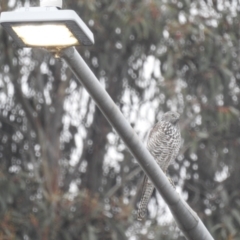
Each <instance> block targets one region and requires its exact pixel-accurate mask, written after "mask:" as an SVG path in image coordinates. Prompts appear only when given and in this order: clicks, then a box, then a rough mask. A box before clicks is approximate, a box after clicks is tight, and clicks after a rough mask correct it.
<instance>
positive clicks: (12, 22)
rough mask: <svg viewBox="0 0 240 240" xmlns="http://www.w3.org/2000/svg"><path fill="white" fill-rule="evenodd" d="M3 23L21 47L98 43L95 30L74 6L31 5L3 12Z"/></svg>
mask: <svg viewBox="0 0 240 240" xmlns="http://www.w3.org/2000/svg"><path fill="white" fill-rule="evenodd" d="M1 25H2V26H3V28H4V29H5V30H6V31H7V32H8V34H9V35H10V36H11V37H12V39H13V40H14V41H15V42H16V43H17V45H18V46H19V47H44V48H48V49H52V48H54V49H62V48H66V47H70V46H77V45H84V46H88V45H92V44H94V37H93V34H92V32H91V31H90V29H89V28H88V27H87V25H86V24H85V23H84V22H83V21H82V20H81V18H80V17H79V16H78V15H77V14H76V12H74V11H72V10H59V9H58V8H57V7H30V8H29V7H28V8H21V9H19V10H18V11H14V12H2V14H1Z"/></svg>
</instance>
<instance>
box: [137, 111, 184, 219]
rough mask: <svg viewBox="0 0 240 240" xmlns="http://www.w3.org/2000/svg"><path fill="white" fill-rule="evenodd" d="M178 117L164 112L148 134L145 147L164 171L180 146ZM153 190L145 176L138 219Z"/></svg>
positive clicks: (175, 113) (142, 216) (141, 217)
mask: <svg viewBox="0 0 240 240" xmlns="http://www.w3.org/2000/svg"><path fill="white" fill-rule="evenodd" d="M179 117H180V114H179V113H177V112H171V111H170V112H166V113H165V114H164V115H163V116H162V117H161V119H160V121H159V122H158V123H157V124H156V125H155V126H154V127H153V128H152V130H151V131H150V133H149V136H148V141H147V148H148V150H149V152H150V153H151V154H152V156H153V157H154V159H155V160H156V161H157V163H158V165H159V166H160V167H161V169H162V170H163V172H164V173H166V171H167V168H168V166H169V164H170V163H172V161H174V159H175V158H176V156H177V154H178V152H179V149H180V146H181V133H180V129H179V126H178V120H179ZM153 190H154V185H153V184H152V182H151V180H150V179H149V178H148V177H147V176H145V179H144V182H143V192H142V197H141V200H140V204H139V209H138V217H137V219H138V220H140V221H141V220H142V219H143V218H144V216H145V212H146V209H147V205H148V202H149V200H150V198H151V195H152V192H153Z"/></svg>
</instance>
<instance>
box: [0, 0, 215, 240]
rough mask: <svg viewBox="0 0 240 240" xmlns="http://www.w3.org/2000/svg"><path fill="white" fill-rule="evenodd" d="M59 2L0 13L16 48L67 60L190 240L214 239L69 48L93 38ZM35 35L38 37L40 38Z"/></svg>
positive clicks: (4, 26)
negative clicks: (36, 49)
mask: <svg viewBox="0 0 240 240" xmlns="http://www.w3.org/2000/svg"><path fill="white" fill-rule="evenodd" d="M60 2H61V0H42V1H41V3H42V7H40V8H24V9H21V10H20V11H18V12H3V13H2V14H1V18H0V22H1V25H2V26H3V28H4V29H5V30H6V31H7V32H8V33H9V34H10V35H11V36H12V38H13V40H14V41H15V42H17V44H18V46H19V47H44V48H47V49H49V50H51V51H53V52H55V53H57V56H60V57H62V58H63V59H64V60H65V61H66V62H67V63H68V65H69V67H70V68H71V69H72V71H73V72H74V73H75V75H76V77H77V79H78V81H79V82H80V83H81V84H82V85H83V86H84V87H85V88H86V89H87V91H88V92H89V94H90V95H91V96H92V98H93V99H94V100H95V102H96V104H97V105H98V107H99V108H100V110H101V111H102V113H103V114H104V115H105V117H106V118H107V119H108V121H109V123H110V124H111V125H112V126H113V127H114V129H115V130H116V131H117V132H118V134H119V136H120V137H121V138H122V140H123V141H124V142H125V144H126V146H127V147H128V148H129V150H130V151H131V153H132V155H133V156H134V157H135V158H136V160H137V161H138V162H139V164H140V165H141V167H142V168H143V169H144V171H145V173H146V174H147V175H148V177H149V178H150V179H151V181H152V182H153V183H154V185H155V187H156V188H157V190H158V191H159V192H160V194H161V195H162V197H163V198H164V200H165V201H166V203H167V204H168V206H169V208H170V210H171V212H172V214H173V216H174V218H175V220H176V222H177V223H178V226H179V228H180V229H181V230H182V231H183V233H184V234H185V236H186V237H187V238H188V239H191V240H213V238H212V236H211V235H210V233H209V232H208V231H207V229H206V228H205V226H204V225H203V223H202V221H201V220H200V219H199V218H198V216H197V215H196V213H194V212H193V210H192V209H191V208H190V207H189V206H188V205H187V203H186V202H185V201H184V200H182V198H181V197H180V196H179V195H178V194H177V193H176V191H175V190H174V189H173V187H172V185H171V184H170V183H169V181H168V179H167V177H166V175H165V174H164V173H163V172H162V170H161V168H160V167H159V166H158V164H157V163H156V161H155V160H154V159H153V157H152V155H151V154H150V153H149V152H148V150H147V149H146V147H145V146H144V144H143V143H142V142H141V141H140V140H139V138H138V136H137V135H136V133H135V132H134V131H133V129H132V127H131V126H130V124H129V123H128V122H127V121H126V119H125V118H124V116H123V114H122V113H121V112H120V110H119V109H118V108H117V106H116V105H115V103H114V102H113V100H112V99H111V97H110V96H109V95H108V93H107V92H106V91H105V90H104V89H103V87H102V86H101V84H100V82H99V81H98V79H97V78H96V76H95V75H94V74H93V72H92V71H91V70H90V68H89V67H88V66H87V64H86V63H85V62H84V60H83V59H82V57H81V56H80V54H79V53H78V52H77V51H76V49H75V48H74V47H70V46H75V45H91V44H93V43H94V38H93V34H92V32H91V31H90V30H89V29H88V27H87V26H86V25H85V24H84V23H83V22H82V20H81V19H80V18H79V17H78V16H77V14H76V13H75V12H74V11H69V10H58V8H61V4H60ZM49 3H52V5H51V4H49ZM49 5H50V6H49ZM51 6H54V7H51ZM35 29H37V30H36V31H35ZM33 31H34V33H33ZM59 34H60V35H59ZM32 35H34V36H32ZM35 35H36V36H37V37H36V36H35ZM54 35H57V36H58V37H55V36H54ZM38 38H39V39H41V40H40V41H39V39H38ZM61 38H62V39H61ZM59 40H61V41H59Z"/></svg>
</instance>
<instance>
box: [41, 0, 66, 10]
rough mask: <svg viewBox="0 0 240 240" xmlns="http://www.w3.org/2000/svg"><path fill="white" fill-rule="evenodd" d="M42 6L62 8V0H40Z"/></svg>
mask: <svg viewBox="0 0 240 240" xmlns="http://www.w3.org/2000/svg"><path fill="white" fill-rule="evenodd" d="M40 6H41V7H58V8H62V0H40Z"/></svg>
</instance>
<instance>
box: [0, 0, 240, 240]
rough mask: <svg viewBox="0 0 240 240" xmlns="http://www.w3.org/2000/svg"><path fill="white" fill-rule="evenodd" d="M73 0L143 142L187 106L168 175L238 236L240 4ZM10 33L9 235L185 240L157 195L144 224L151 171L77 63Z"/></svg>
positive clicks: (104, 73) (89, 58) (1, 125)
mask: <svg viewBox="0 0 240 240" xmlns="http://www.w3.org/2000/svg"><path fill="white" fill-rule="evenodd" d="M63 2H64V8H68V9H74V10H75V11H76V12H77V13H78V14H79V15H80V17H81V18H82V19H83V21H84V22H85V23H86V24H88V26H89V27H90V29H91V30H92V31H93V33H94V36H95V42H96V44H95V45H94V46H93V47H89V48H81V47H79V48H78V50H79V52H80V53H81V54H82V56H83V58H84V59H85V60H86V62H87V63H88V64H89V66H90V67H91V69H92V70H93V71H94V73H95V74H96V76H97V77H98V79H99V80H100V82H101V83H102V84H103V86H105V88H106V90H107V91H108V93H109V94H110V95H111V97H112V98H113V100H114V101H115V102H116V104H117V105H118V107H119V108H120V109H121V111H122V112H123V114H124V115H125V117H126V118H127V119H128V121H129V122H130V123H131V124H132V126H133V128H134V129H135V130H136V132H137V133H138V134H139V137H140V138H141V139H142V140H143V141H144V140H145V139H146V134H147V131H148V129H149V128H150V127H151V126H152V125H153V124H154V123H155V122H156V121H157V119H158V117H159V116H160V115H161V113H163V112H165V111H167V110H178V111H179V112H180V113H181V115H182V119H181V128H182V137H183V146H182V148H181V152H180V154H179V156H178V158H177V160H176V163H175V164H174V165H173V166H171V167H170V169H169V174H170V175H171V176H172V177H173V179H174V181H175V183H176V185H177V186H178V187H177V189H178V190H181V192H182V193H183V195H184V197H185V198H186V199H187V201H188V202H189V204H190V205H191V206H192V208H193V209H194V210H195V211H196V212H197V213H198V214H199V216H200V217H201V219H202V220H203V221H204V223H205V224H206V226H207V228H208V229H209V230H210V232H211V233H212V235H213V236H214V238H215V239H239V238H240V232H239V229H240V210H239V209H240V196H239V195H240V192H239V186H240V177H239V172H240V159H239V156H240V112H239V109H240V103H239V98H240V70H239V50H240V44H239V37H240V32H239V24H240V19H239V11H240V3H239V1H230V0H229V1H220V0H212V1H202V0H201V1H187V0H180V1H175V0H171V1H165V0H161V1H154V0H149V1H148V0H142V1H139V0H138V1H137V0H129V1H125V0H120V1H117V0H114V1H113V0H111V1H109V0H104V1H95V0H92V1H89V0H88V1H87V0H81V1H80V0H78V1H76V0H74V1H73V0H65V1H63ZM29 4H30V5H31V6H38V5H39V2H38V1H30V3H29V1H24V0H12V1H2V2H1V5H0V7H1V11H12V10H14V9H16V8H19V7H21V6H24V5H29ZM0 39H1V41H0V51H1V55H0V63H1V64H0V66H1V70H0V219H1V221H0V239H91V240H92V239H160V237H161V239H184V238H183V237H182V236H181V233H180V232H179V231H178V230H177V229H176V225H175V223H174V222H172V220H171V219H170V220H169V214H167V213H166V209H165V208H164V207H163V204H162V203H161V202H162V201H161V198H160V197H159V196H158V195H157V201H156V200H155V199H156V198H154V197H153V200H152V201H151V203H150V207H149V216H148V217H147V219H146V222H144V223H141V224H140V223H137V222H136V219H135V209H136V204H137V202H138V200H139V199H138V197H139V196H138V190H139V189H140V188H141V182H142V176H143V173H142V171H141V169H140V167H139V165H138V164H137V162H136V160H134V159H133V157H132V156H131V155H130V153H129V151H128V149H126V148H125V146H124V144H123V143H122V141H121V140H120V139H119V137H118V136H117V134H115V132H114V130H113V129H112V127H111V126H110V125H109V124H108V122H107V121H106V120H105V118H104V116H103V115H102V114H101V112H100V111H99V110H98V108H96V106H95V104H94V102H93V101H92V99H91V98H90V97H89V96H88V94H87V93H86V91H85V90H84V88H83V87H82V86H81V85H79V84H78V83H77V81H76V80H75V77H74V76H73V74H72V73H71V71H70V70H69V69H68V67H67V66H66V64H65V63H64V62H63V61H61V60H59V59H54V58H53V56H52V55H51V54H49V53H47V52H45V51H43V50H37V49H34V50H31V49H18V48H17V47H16V45H15V44H14V43H13V42H12V40H11V39H10V38H9V37H8V35H7V34H6V33H5V32H4V31H3V30H2V29H0Z"/></svg>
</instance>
